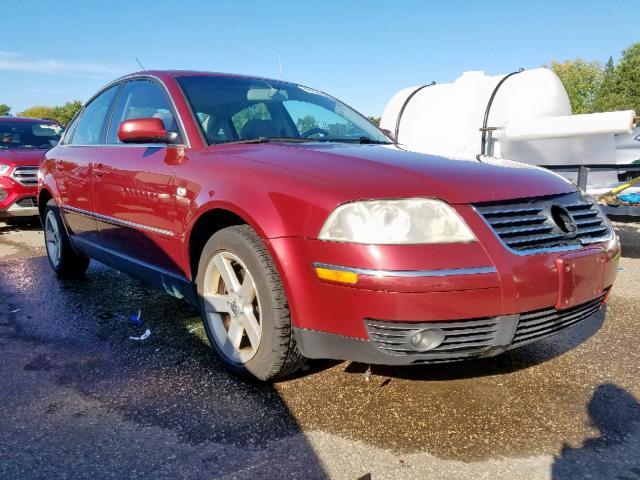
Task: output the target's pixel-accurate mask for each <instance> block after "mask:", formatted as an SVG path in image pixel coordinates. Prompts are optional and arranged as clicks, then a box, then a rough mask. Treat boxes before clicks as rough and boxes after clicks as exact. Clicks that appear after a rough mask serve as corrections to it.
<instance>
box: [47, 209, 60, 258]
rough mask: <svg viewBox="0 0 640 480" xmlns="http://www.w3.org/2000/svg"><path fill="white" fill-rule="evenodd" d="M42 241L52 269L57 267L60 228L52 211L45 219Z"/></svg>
mask: <svg viewBox="0 0 640 480" xmlns="http://www.w3.org/2000/svg"><path fill="white" fill-rule="evenodd" d="M44 239H45V244H46V246H47V255H48V256H49V260H50V261H51V263H52V265H53V266H54V267H57V266H58V264H59V263H60V251H61V238H60V228H59V227H58V221H57V220H56V216H55V214H54V213H53V210H49V211H48V212H47V216H46V218H45V225H44Z"/></svg>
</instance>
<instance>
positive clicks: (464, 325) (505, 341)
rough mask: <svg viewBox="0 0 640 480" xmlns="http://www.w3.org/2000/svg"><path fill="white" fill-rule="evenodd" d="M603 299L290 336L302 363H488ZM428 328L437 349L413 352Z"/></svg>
mask: <svg viewBox="0 0 640 480" xmlns="http://www.w3.org/2000/svg"><path fill="white" fill-rule="evenodd" d="M605 296H606V293H605V294H603V295H602V296H600V297H598V298H596V299H594V300H592V301H590V302H586V303H584V304H581V305H578V306H575V307H573V308H570V309H567V310H564V311H561V312H558V311H557V310H555V309H553V308H551V309H544V310H538V311H534V312H527V313H524V314H518V315H503V316H498V317H493V318H480V319H473V320H466V321H458V322H457V321H442V322H415V323H402V322H385V321H376V320H370V319H367V320H365V324H366V326H367V330H368V334H369V338H368V339H360V338H353V337H345V336H341V335H334V334H331V333H326V332H319V331H315V330H308V329H303V328H294V332H295V337H296V342H297V345H298V348H299V349H300V351H301V352H302V353H303V354H304V355H305V356H306V357H308V358H331V359H338V360H344V359H348V360H351V361H356V362H362V363H371V364H383V365H418V364H430V363H442V362H454V361H459V360H466V359H471V358H486V357H493V356H495V355H498V354H500V353H503V352H505V351H506V350H510V349H513V348H517V347H521V346H524V345H527V344H530V343H533V342H536V341H538V340H542V339H544V338H547V337H550V336H553V335H556V334H558V333H560V332H562V331H564V330H566V329H568V328H571V327H573V326H576V325H578V324H580V323H582V322H584V321H586V320H588V319H590V318H592V317H593V316H595V315H598V313H599V312H600V310H601V309H602V308H603V305H604V298H605ZM432 328H437V329H441V330H442V331H443V332H444V338H445V340H444V341H443V343H442V344H441V345H439V346H438V347H436V348H434V349H433V350H429V351H426V352H420V351H417V350H415V349H414V347H413V346H412V344H411V338H412V336H413V335H416V334H418V333H419V332H421V331H424V330H427V329H432Z"/></svg>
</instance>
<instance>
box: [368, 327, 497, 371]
mask: <svg viewBox="0 0 640 480" xmlns="http://www.w3.org/2000/svg"><path fill="white" fill-rule="evenodd" d="M365 325H366V327H367V331H368V333H369V338H370V339H371V341H372V342H373V344H374V345H375V346H376V348H378V350H381V351H382V352H383V353H386V354H389V355H396V356H405V357H415V360H416V361H420V360H430V361H438V360H440V361H452V360H456V359H463V358H467V357H473V356H478V355H480V354H481V353H482V352H484V351H486V350H487V349H489V348H490V347H491V346H492V345H494V344H495V339H496V336H497V334H498V319H497V318H482V319H474V320H463V321H457V322H420V323H399V322H387V321H381V320H371V319H367V320H365ZM430 327H431V328H440V329H442V330H443V331H444V333H445V339H444V342H443V343H442V344H441V345H440V346H438V347H436V348H434V349H433V350H429V351H427V352H419V351H416V350H414V349H413V348H412V347H411V345H410V343H409V340H410V338H411V337H412V336H413V335H414V334H416V333H418V332H419V331H420V330H423V329H425V328H430Z"/></svg>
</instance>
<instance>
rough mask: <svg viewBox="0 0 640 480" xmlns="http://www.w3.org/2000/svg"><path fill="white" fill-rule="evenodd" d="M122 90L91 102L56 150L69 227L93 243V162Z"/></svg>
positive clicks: (115, 89)
mask: <svg viewBox="0 0 640 480" xmlns="http://www.w3.org/2000/svg"><path fill="white" fill-rule="evenodd" d="M118 88H119V85H113V86H111V87H109V88H107V89H106V90H104V91H103V92H101V93H100V94H98V95H97V96H96V97H95V98H94V99H93V100H91V101H90V102H89V103H88V104H87V105H86V106H85V107H84V109H83V110H82V112H81V113H80V115H79V116H78V118H77V119H76V120H75V121H74V122H73V123H72V124H71V126H70V127H69V131H68V132H67V134H66V135H65V137H64V140H63V142H62V144H61V145H60V146H59V148H57V149H56V150H54V151H55V152H56V158H55V159H54V161H55V171H54V176H55V179H56V184H57V186H58V191H59V194H60V200H61V204H62V211H63V214H64V216H65V220H66V222H67V225H68V227H69V229H70V230H71V233H72V234H74V235H76V236H78V237H80V238H82V239H84V240H87V241H90V242H92V243H97V241H98V235H97V224H96V221H95V217H94V212H95V204H94V195H93V176H92V161H93V157H94V155H95V153H96V149H97V148H99V147H98V145H100V144H101V143H104V141H105V135H106V129H107V124H108V119H109V115H110V113H111V108H112V107H113V102H114V100H115V97H116V94H117V92H118Z"/></svg>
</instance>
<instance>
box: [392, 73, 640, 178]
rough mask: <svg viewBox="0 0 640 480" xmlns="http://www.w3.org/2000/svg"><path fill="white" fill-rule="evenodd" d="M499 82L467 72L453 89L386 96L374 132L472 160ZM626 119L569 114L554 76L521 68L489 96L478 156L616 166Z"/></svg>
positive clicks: (629, 114) (630, 117)
mask: <svg viewBox="0 0 640 480" xmlns="http://www.w3.org/2000/svg"><path fill="white" fill-rule="evenodd" d="M503 78H505V75H496V76H489V75H485V74H484V72H478V71H471V72H465V73H464V74H462V75H461V76H460V77H459V78H458V79H456V80H455V81H454V82H453V83H445V84H436V85H432V86H426V87H424V88H421V89H419V88H420V87H411V88H406V89H404V90H401V91H400V92H398V93H397V94H396V95H394V96H393V97H392V98H391V100H390V101H389V103H388V104H387V106H386V108H385V110H384V113H383V115H382V119H381V122H380V126H381V128H383V129H386V130H389V131H390V132H392V133H394V134H395V133H396V127H399V128H398V130H397V140H398V142H399V143H401V144H403V145H404V146H405V147H407V148H408V149H410V150H414V151H418V152H423V153H431V154H436V155H443V156H448V157H452V158H465V159H468V158H474V157H476V156H477V155H479V154H480V153H481V138H482V133H481V132H480V128H481V127H482V126H483V120H484V115H485V110H486V108H487V104H488V103H489V99H490V97H491V95H492V93H493V92H494V90H495V88H496V86H497V85H498V83H499V82H500V81H501V80H502V79H503ZM418 89H419V90H418ZM409 97H411V98H410V99H409ZM407 100H408V101H407ZM403 106H404V111H403V112H402V116H401V118H400V122H399V124H398V115H399V113H400V111H401V110H402V108H403ZM634 118H635V113H634V112H633V111H626V112H609V113H599V114H591V115H571V105H570V103H569V97H568V95H567V92H566V90H565V89H564V86H563V85H562V82H561V81H560V79H559V78H558V77H557V76H556V74H555V73H553V72H552V71H551V70H549V69H546V68H536V69H533V70H526V71H523V72H520V73H518V74H515V75H512V76H510V77H509V78H507V79H506V80H505V81H504V83H503V84H502V85H501V86H500V88H499V89H498V91H497V93H496V95H495V98H494V100H493V103H492V105H491V109H490V113H489V117H488V122H487V126H488V127H496V128H497V130H495V131H494V132H492V135H491V139H492V141H491V142H488V144H487V147H486V148H487V150H486V151H485V153H488V154H492V155H493V156H496V157H499V158H507V159H510V160H516V161H520V162H524V163H529V164H533V165H577V164H588V163H616V151H615V150H616V149H615V141H614V135H615V134H621V133H627V134H628V133H630V132H631V131H632V128H633V126H634ZM567 176H569V177H572V178H574V179H575V176H574V175H571V174H567ZM615 182H617V175H616V174H615V173H595V172H592V173H590V175H589V184H590V186H591V187H605V186H608V185H609V184H612V183H615Z"/></svg>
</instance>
